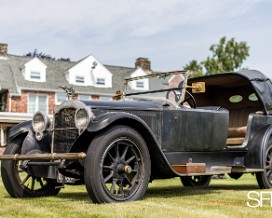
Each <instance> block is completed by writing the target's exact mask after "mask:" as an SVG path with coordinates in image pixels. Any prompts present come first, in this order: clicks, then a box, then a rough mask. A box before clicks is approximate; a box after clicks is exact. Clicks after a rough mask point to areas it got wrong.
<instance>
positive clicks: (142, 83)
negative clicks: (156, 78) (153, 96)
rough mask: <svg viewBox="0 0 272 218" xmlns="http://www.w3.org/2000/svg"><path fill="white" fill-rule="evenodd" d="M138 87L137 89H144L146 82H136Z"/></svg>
mask: <svg viewBox="0 0 272 218" xmlns="http://www.w3.org/2000/svg"><path fill="white" fill-rule="evenodd" d="M136 87H137V88H144V82H142V81H137V82H136Z"/></svg>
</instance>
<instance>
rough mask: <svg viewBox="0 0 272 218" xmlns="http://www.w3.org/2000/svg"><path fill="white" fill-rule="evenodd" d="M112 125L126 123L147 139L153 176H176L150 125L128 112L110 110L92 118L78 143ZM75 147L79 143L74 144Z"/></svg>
mask: <svg viewBox="0 0 272 218" xmlns="http://www.w3.org/2000/svg"><path fill="white" fill-rule="evenodd" d="M110 125H126V126H130V127H132V128H134V129H136V130H137V131H138V132H139V133H140V134H141V135H142V136H143V138H144V139H145V140H146V144H147V146H148V150H149V153H150V157H151V163H152V164H151V165H152V176H153V177H154V178H170V177H174V176H176V172H175V171H173V169H172V167H171V165H170V163H169V161H168V160H167V158H166V156H165V155H164V153H163V152H162V150H161V145H160V143H159V142H158V140H157V138H156V136H155V135H154V133H153V132H152V130H151V129H150V128H149V126H148V125H147V124H146V123H145V122H144V121H143V120H142V119H141V118H140V117H138V116H136V115H133V114H130V113H126V112H110V113H106V114H102V115H100V116H98V117H96V118H95V119H94V120H92V121H91V122H90V124H89V126H88V128H87V129H86V131H85V133H84V134H82V138H81V139H79V140H78V142H79V143H78V145H79V144H80V142H83V141H84V139H83V138H85V139H86V135H88V133H89V134H91V135H95V133H96V132H98V131H102V130H103V129H105V128H107V127H108V126H110ZM87 132H88V133H87ZM76 144H77V143H76ZM74 146H75V147H77V145H75V144H74Z"/></svg>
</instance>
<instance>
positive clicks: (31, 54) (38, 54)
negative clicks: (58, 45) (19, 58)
mask: <svg viewBox="0 0 272 218" xmlns="http://www.w3.org/2000/svg"><path fill="white" fill-rule="evenodd" d="M24 56H25V57H33V58H34V57H37V58H42V59H47V60H58V61H70V58H58V59H56V58H55V57H52V56H51V55H49V54H46V53H43V52H38V50H37V49H35V50H34V51H33V52H28V53H27V54H25V55H24Z"/></svg>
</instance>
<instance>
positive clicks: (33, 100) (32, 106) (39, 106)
mask: <svg viewBox="0 0 272 218" xmlns="http://www.w3.org/2000/svg"><path fill="white" fill-rule="evenodd" d="M37 111H41V112H45V113H47V96H46V95H29V96H28V113H30V114H34V113H35V112H37Z"/></svg>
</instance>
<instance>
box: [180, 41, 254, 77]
mask: <svg viewBox="0 0 272 218" xmlns="http://www.w3.org/2000/svg"><path fill="white" fill-rule="evenodd" d="M210 51H211V52H212V55H211V56H208V57H207V58H206V59H205V60H204V61H202V62H201V63H199V64H198V63H197V61H196V60H192V61H191V62H189V64H187V65H185V67H184V68H185V69H187V70H191V71H193V72H194V74H193V76H199V75H202V74H204V73H205V74H206V75H210V74H217V73H222V72H231V71H235V70H237V69H239V68H240V67H241V66H242V64H243V62H244V61H245V60H246V58H247V57H248V56H249V46H248V45H247V43H246V42H243V41H242V42H236V41H235V38H231V39H230V40H228V41H227V39H226V37H222V38H221V39H220V41H219V43H218V44H214V45H211V47H210ZM203 69H204V71H203Z"/></svg>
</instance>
